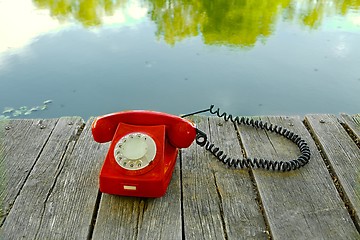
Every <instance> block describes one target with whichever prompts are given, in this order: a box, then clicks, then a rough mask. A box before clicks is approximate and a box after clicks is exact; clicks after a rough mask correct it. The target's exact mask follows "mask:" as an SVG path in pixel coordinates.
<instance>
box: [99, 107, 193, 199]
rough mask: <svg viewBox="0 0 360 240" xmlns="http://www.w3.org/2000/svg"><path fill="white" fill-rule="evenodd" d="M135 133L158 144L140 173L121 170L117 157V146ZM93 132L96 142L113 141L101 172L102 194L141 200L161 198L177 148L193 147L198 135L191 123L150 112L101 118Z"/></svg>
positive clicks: (132, 112) (173, 165)
mask: <svg viewBox="0 0 360 240" xmlns="http://www.w3.org/2000/svg"><path fill="white" fill-rule="evenodd" d="M132 132H141V133H145V134H147V135H149V136H150V137H151V138H152V139H153V140H154V142H155V144H156V155H155V158H154V160H153V161H152V162H151V163H150V164H149V165H148V166H147V167H145V168H143V169H139V170H126V169H124V168H122V167H121V166H120V165H118V163H117V162H116V160H115V157H114V148H115V145H116V143H117V142H118V141H119V140H120V139H121V138H122V137H123V136H125V135H127V134H129V133H132ZM92 133H93V137H94V139H95V141H97V142H107V141H110V140H112V142H111V144H110V147H109V151H108V153H107V155H106V158H105V162H104V164H103V166H102V169H101V172H100V191H101V192H103V193H109V194H116V195H124V196H138V197H161V196H163V195H164V194H165V193H166V190H167V187H168V185H169V183H170V180H171V177H172V172H173V170H174V167H175V163H176V157H177V153H178V148H180V147H181V148H184V147H188V146H190V144H191V143H192V142H193V141H194V139H195V136H196V130H195V126H194V124H192V123H191V122H189V121H187V120H185V119H182V118H180V117H177V116H173V115H170V114H166V113H159V112H150V111H128V112H120V113H114V114H109V115H106V116H103V117H99V118H97V119H95V121H94V122H93V124H92Z"/></svg>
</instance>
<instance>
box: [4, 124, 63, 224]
mask: <svg viewBox="0 0 360 240" xmlns="http://www.w3.org/2000/svg"><path fill="white" fill-rule="evenodd" d="M56 122H57V119H48V120H3V121H0V184H1V185H0V203H1V212H0V226H2V225H3V223H4V220H5V218H6V216H7V214H8V213H9V211H10V210H11V207H12V205H13V204H14V202H15V199H16V198H17V196H18V195H19V193H20V191H21V189H22V187H23V185H24V182H25V181H26V179H27V177H28V176H29V174H30V172H31V170H32V168H33V166H34V164H35V162H36V161H37V159H38V157H39V155H40V153H41V152H42V149H43V146H44V144H45V143H46V142H47V140H48V138H49V136H50V134H51V132H52V131H53V128H54V126H55V124H56Z"/></svg>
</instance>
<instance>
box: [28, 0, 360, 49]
mask: <svg viewBox="0 0 360 240" xmlns="http://www.w3.org/2000/svg"><path fill="white" fill-rule="evenodd" d="M33 2H34V3H35V4H36V6H37V7H38V8H42V9H43V8H47V9H49V10H50V14H51V16H53V17H55V18H57V19H59V20H60V21H67V20H71V19H76V20H77V21H79V22H81V23H82V25H83V26H85V27H96V26H101V25H102V19H103V17H104V16H111V15H113V14H114V13H115V11H116V10H121V9H124V8H126V7H127V6H128V4H130V3H131V2H134V1H132V0H33ZM138 3H139V4H140V5H141V6H145V7H146V8H147V9H148V15H149V18H150V19H151V20H152V21H153V22H155V24H156V26H157V31H156V36H157V37H158V38H164V40H165V41H166V42H167V43H168V44H170V45H174V44H175V43H176V42H179V41H181V40H183V39H186V38H189V37H193V36H199V35H201V36H202V38H203V41H204V43H205V44H210V45H211V44H218V45H230V46H236V47H243V48H246V47H252V46H254V45H255V43H256V42H257V41H262V42H265V41H266V39H267V38H268V37H269V36H270V35H271V34H272V33H273V31H274V28H275V24H276V23H277V21H278V20H279V18H282V19H284V20H285V21H291V22H297V23H299V24H301V25H304V26H307V27H308V28H310V29H317V28H319V27H320V26H321V24H322V22H323V19H324V17H326V16H332V15H335V14H338V15H343V16H345V15H346V14H347V13H348V12H349V11H351V10H359V9H360V0H332V1H329V0H318V1H313V0H303V1H300V0H212V1H208V0H142V1H141V0H139V2H138Z"/></svg>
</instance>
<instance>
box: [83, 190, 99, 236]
mask: <svg viewBox="0 0 360 240" xmlns="http://www.w3.org/2000/svg"><path fill="white" fill-rule="evenodd" d="M101 197H102V193H101V192H100V190H99V191H98V194H97V196H96V202H95V206H94V212H93V215H92V219H91V224H90V227H89V233H88V236H87V238H86V239H88V240H90V239H92V236H93V233H94V228H95V224H96V219H97V215H98V213H99V208H100V201H101Z"/></svg>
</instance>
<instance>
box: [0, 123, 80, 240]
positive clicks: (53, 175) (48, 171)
mask: <svg viewBox="0 0 360 240" xmlns="http://www.w3.org/2000/svg"><path fill="white" fill-rule="evenodd" d="M82 124H83V121H82V119H81V118H79V117H78V118H76V117H72V118H70V117H69V118H61V119H60V120H59V121H58V122H57V124H56V126H55V128H54V130H53V131H52V133H51V135H50V137H49V139H48V140H47V142H46V144H45V146H44V147H43V149H42V151H41V155H40V156H39V157H38V160H37V161H36V163H35V165H34V167H33V169H32V171H31V172H30V174H29V176H28V178H27V180H26V182H25V184H24V186H23V188H22V190H21V192H20V194H19V196H18V197H17V198H16V201H15V203H14V205H13V208H12V210H11V211H10V213H9V215H8V217H7V218H6V221H5V222H4V225H3V226H2V229H1V232H2V237H3V238H4V239H11V238H12V239H20V238H25V237H27V236H33V237H34V238H36V234H37V231H38V229H39V228H40V227H41V225H42V221H43V218H42V215H43V211H44V210H45V207H46V204H48V202H47V198H48V196H49V195H50V194H51V192H52V188H53V185H54V184H55V183H56V179H57V175H58V174H59V172H61V169H62V166H63V164H64V156H66V152H71V151H72V147H73V145H74V143H75V139H76V135H77V131H78V129H80V128H81V126H82ZM23 137H26V136H25V135H24V136H23ZM26 157H27V156H23V157H22V158H21V159H19V162H25V161H26Z"/></svg>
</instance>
